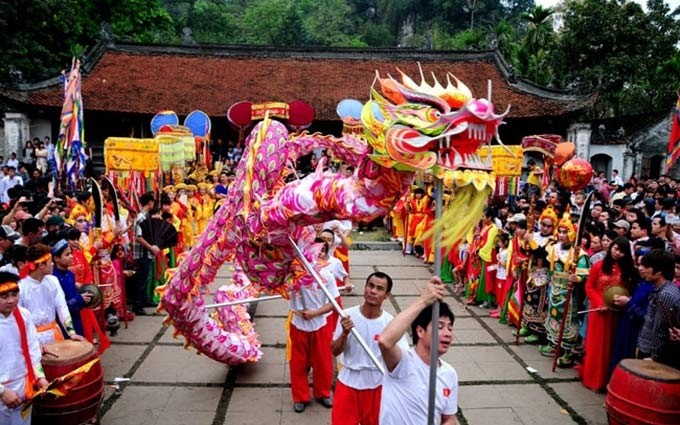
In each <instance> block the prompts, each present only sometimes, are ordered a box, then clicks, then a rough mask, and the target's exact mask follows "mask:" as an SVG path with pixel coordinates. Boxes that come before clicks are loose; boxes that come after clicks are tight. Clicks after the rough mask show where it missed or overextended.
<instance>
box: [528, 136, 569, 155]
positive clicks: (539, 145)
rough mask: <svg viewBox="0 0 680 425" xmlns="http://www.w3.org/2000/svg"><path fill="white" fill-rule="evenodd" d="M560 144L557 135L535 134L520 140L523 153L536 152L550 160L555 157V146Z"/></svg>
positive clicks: (560, 139)
mask: <svg viewBox="0 0 680 425" xmlns="http://www.w3.org/2000/svg"><path fill="white" fill-rule="evenodd" d="M561 142H562V136H560V135H559V134H537V135H533V136H526V137H523V138H522V148H524V151H525V152H538V153H541V154H543V155H546V156H549V157H550V158H552V157H553V156H555V149H556V148H557V145H558V144H560V143H561Z"/></svg>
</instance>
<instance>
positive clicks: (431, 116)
mask: <svg viewBox="0 0 680 425" xmlns="http://www.w3.org/2000/svg"><path fill="white" fill-rule="evenodd" d="M441 116H442V114H441V113H440V112H439V111H438V110H436V109H429V110H428V111H427V120H428V121H437V120H439V117H441Z"/></svg>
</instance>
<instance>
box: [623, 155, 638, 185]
mask: <svg viewBox="0 0 680 425" xmlns="http://www.w3.org/2000/svg"><path fill="white" fill-rule="evenodd" d="M633 174H635V153H633V151H631V150H630V149H626V151H625V152H624V153H623V170H621V179H622V180H623V181H624V182H625V181H628V179H630V178H631V176H632V175H633Z"/></svg>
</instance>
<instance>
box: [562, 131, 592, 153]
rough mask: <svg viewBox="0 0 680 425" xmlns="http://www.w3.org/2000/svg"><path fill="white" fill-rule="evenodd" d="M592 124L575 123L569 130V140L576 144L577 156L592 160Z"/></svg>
mask: <svg viewBox="0 0 680 425" xmlns="http://www.w3.org/2000/svg"><path fill="white" fill-rule="evenodd" d="M591 133H592V130H591V129H590V124H586V123H575V124H572V125H571V126H570V127H569V129H568V130H567V140H568V141H570V142H572V143H573V144H574V145H576V156H577V157H579V158H582V159H585V160H590V134H591Z"/></svg>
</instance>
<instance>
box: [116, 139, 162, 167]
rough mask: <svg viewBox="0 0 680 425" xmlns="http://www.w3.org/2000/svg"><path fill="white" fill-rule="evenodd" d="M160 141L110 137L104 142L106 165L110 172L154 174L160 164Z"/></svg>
mask: <svg viewBox="0 0 680 425" xmlns="http://www.w3.org/2000/svg"><path fill="white" fill-rule="evenodd" d="M158 158H159V155H158V141H157V140H155V139H132V138H127V137H109V138H108V139H106V141H104V164H105V165H106V172H107V173H108V172H109V171H144V172H153V171H156V170H158V167H159V166H160V164H159V162H158Z"/></svg>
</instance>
